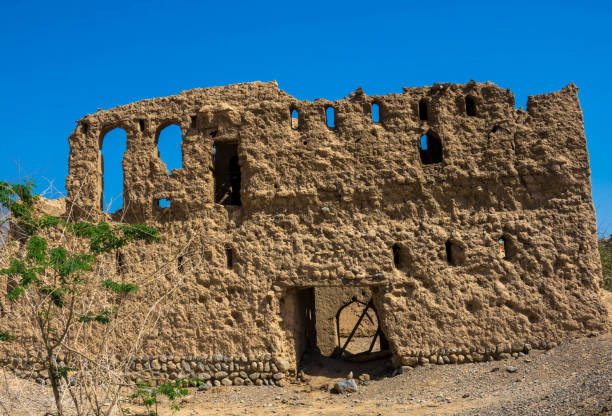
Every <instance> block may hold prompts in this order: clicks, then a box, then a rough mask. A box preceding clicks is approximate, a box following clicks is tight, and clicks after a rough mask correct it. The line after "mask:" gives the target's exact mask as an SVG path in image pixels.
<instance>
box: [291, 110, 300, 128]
mask: <svg viewBox="0 0 612 416" xmlns="http://www.w3.org/2000/svg"><path fill="white" fill-rule="evenodd" d="M299 124H300V113H298V110H296V109H295V108H294V109H292V110H291V128H292V129H293V130H297V128H298V126H299Z"/></svg>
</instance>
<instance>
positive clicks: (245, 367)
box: [0, 342, 557, 387]
mask: <svg viewBox="0 0 612 416" xmlns="http://www.w3.org/2000/svg"><path fill="white" fill-rule="evenodd" d="M556 346H557V343H556V342H540V343H539V344H537V348H538V349H541V350H548V349H551V348H554V347H556ZM532 348H533V347H532V345H531V344H530V343H524V342H514V343H507V344H499V345H497V346H496V347H487V348H469V349H468V348H439V349H438V350H436V351H435V352H433V353H432V352H430V351H427V350H410V351H405V354H404V355H403V356H402V357H401V358H397V357H395V358H394V365H395V366H396V367H406V366H409V367H415V366H418V365H428V364H438V365H442V364H464V363H474V362H484V361H493V360H504V359H507V358H511V357H518V356H520V355H525V354H529V352H530V351H531V350H532ZM58 358H59V361H58V364H59V366H61V367H64V366H65V367H70V364H69V363H67V362H66V361H65V359H64V358H63V357H58ZM113 361H114V363H115V364H117V367H119V366H120V365H121V364H122V362H121V361H120V360H113ZM123 363H126V364H127V367H128V371H127V372H126V377H127V378H128V379H129V380H131V381H133V382H138V381H150V382H152V383H153V384H162V383H166V382H168V381H172V380H191V382H192V385H193V386H196V385H199V386H205V387H206V386H208V387H210V386H252V385H256V386H264V385H270V386H280V387H282V386H285V385H286V384H287V383H288V380H292V379H295V376H296V374H295V369H294V368H292V367H291V365H290V364H289V362H288V361H287V360H284V359H281V358H278V357H276V356H274V355H272V354H263V355H259V356H254V355H249V356H246V355H223V354H214V355H212V356H210V357H209V356H208V355H203V356H184V357H176V356H159V357H132V358H130V359H129V360H124V361H123ZM0 365H2V367H4V368H5V369H6V370H8V371H10V372H12V373H14V374H15V375H16V376H18V377H22V378H27V379H31V380H35V381H36V382H37V383H40V384H49V376H48V373H47V370H46V369H45V366H44V365H43V363H42V362H41V361H37V360H36V359H34V358H29V359H25V358H19V357H14V358H7V357H5V358H2V359H0Z"/></svg>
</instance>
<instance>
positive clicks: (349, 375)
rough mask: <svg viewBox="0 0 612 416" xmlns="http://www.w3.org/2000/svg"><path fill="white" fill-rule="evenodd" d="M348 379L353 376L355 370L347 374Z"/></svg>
mask: <svg viewBox="0 0 612 416" xmlns="http://www.w3.org/2000/svg"><path fill="white" fill-rule="evenodd" d="M346 378H347V379H351V378H353V372H352V371H349V373H348V375H347V376H346Z"/></svg>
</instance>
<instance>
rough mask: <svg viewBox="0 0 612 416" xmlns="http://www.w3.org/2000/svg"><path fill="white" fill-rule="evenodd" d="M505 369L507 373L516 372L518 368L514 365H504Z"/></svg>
mask: <svg viewBox="0 0 612 416" xmlns="http://www.w3.org/2000/svg"><path fill="white" fill-rule="evenodd" d="M506 371H507V372H509V373H518V368H516V367H506Z"/></svg>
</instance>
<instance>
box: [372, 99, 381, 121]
mask: <svg viewBox="0 0 612 416" xmlns="http://www.w3.org/2000/svg"><path fill="white" fill-rule="evenodd" d="M372 121H373V122H374V123H380V105H378V104H376V103H374V104H372Z"/></svg>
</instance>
